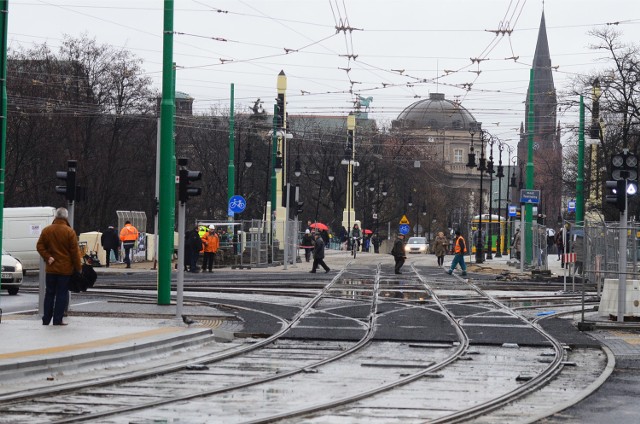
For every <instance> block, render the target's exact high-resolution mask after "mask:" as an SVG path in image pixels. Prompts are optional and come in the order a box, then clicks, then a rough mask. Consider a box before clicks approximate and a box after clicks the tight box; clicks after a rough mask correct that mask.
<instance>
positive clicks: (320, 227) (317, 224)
mask: <svg viewBox="0 0 640 424" xmlns="http://www.w3.org/2000/svg"><path fill="white" fill-rule="evenodd" d="M309 227H311V228H316V229H318V230H327V231H329V227H327V226H326V225H324V224H323V223H322V222H314V223H313V224H311V225H309Z"/></svg>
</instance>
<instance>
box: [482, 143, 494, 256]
mask: <svg viewBox="0 0 640 424" xmlns="http://www.w3.org/2000/svg"><path fill="white" fill-rule="evenodd" d="M494 142H495V140H494V137H493V136H492V135H490V134H489V144H490V145H491V150H490V153H489V163H487V174H488V175H489V231H487V240H488V243H487V247H488V249H487V259H493V243H492V240H493V239H492V237H493V234H492V233H493V229H492V228H491V227H493V210H492V205H491V202H493V173H494V170H493V143H494ZM480 178H482V175H480ZM480 196H482V190H481V191H480Z"/></svg>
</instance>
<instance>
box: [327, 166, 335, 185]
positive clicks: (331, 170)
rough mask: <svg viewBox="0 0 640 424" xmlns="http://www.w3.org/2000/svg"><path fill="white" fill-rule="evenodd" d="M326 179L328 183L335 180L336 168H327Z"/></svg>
mask: <svg viewBox="0 0 640 424" xmlns="http://www.w3.org/2000/svg"><path fill="white" fill-rule="evenodd" d="M327 178H328V179H329V181H330V182H333V180H334V179H335V178H336V168H334V167H333V166H332V167H330V168H329V175H327Z"/></svg>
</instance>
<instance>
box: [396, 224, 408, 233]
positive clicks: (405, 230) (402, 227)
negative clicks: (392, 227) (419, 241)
mask: <svg viewBox="0 0 640 424" xmlns="http://www.w3.org/2000/svg"><path fill="white" fill-rule="evenodd" d="M409 231H411V228H409V224H400V227H398V232H399V233H400V234H405V235H406V234H409Z"/></svg>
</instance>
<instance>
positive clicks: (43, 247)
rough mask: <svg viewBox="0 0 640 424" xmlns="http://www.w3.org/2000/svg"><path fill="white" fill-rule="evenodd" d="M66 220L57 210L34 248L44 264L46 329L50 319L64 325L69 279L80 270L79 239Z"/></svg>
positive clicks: (66, 217)
mask: <svg viewBox="0 0 640 424" xmlns="http://www.w3.org/2000/svg"><path fill="white" fill-rule="evenodd" d="M68 219H69V211H68V210H67V209H65V208H58V209H56V214H55V218H54V220H53V223H52V224H51V225H48V226H46V227H45V228H44V229H43V230H42V233H40V237H39V238H38V242H37V244H36V249H37V250H38V253H39V254H40V256H41V257H42V259H43V260H44V261H45V264H46V265H45V266H46V267H45V273H46V277H45V284H46V291H45V295H44V315H43V316H42V324H43V325H49V323H51V320H52V319H53V325H67V324H66V323H64V322H62V317H63V316H64V311H65V310H66V308H67V306H68V304H69V279H70V277H71V274H73V273H74V272H81V270H82V264H81V263H80V248H79V247H78V236H76V232H75V231H73V228H71V225H69V221H68Z"/></svg>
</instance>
